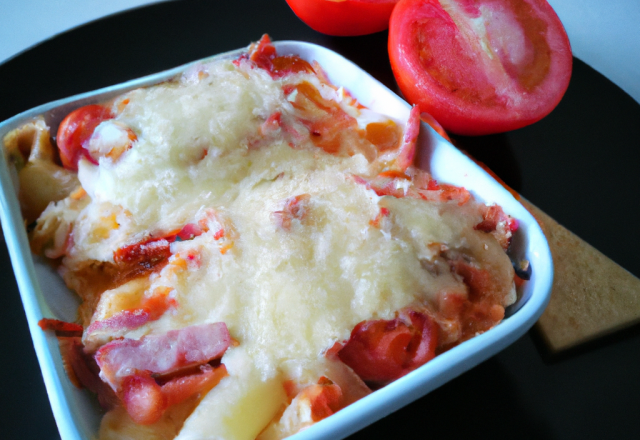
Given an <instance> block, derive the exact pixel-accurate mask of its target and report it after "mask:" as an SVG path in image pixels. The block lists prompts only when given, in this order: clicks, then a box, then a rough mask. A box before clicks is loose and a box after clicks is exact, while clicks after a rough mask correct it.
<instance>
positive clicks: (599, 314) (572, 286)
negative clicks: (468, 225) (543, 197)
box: [520, 199, 640, 351]
mask: <svg viewBox="0 0 640 440" xmlns="http://www.w3.org/2000/svg"><path fill="white" fill-rule="evenodd" d="M520 201H521V202H522V204H523V205H524V206H525V208H527V209H528V210H529V212H531V214H533V216H534V217H535V218H536V220H538V223H540V226H541V227H542V230H543V232H544V234H545V236H546V237H547V241H548V242H549V247H550V248H551V255H552V257H553V265H554V279H553V287H552V291H551V300H550V301H549V306H548V307H547V309H546V310H545V312H544V313H543V314H542V316H541V317H540V320H539V321H538V323H537V327H538V329H539V330H540V332H541V334H542V337H543V339H544V340H545V342H546V343H547V345H548V346H549V348H550V349H551V350H552V351H560V350H564V349H567V348H570V347H573V346H575V345H578V344H580V343H582V342H586V341H588V340H591V339H594V338H596V337H598V336H603V335H605V334H607V333H611V332H614V331H616V330H618V329H621V328H623V327H627V326H630V325H632V324H635V323H638V322H640V279H638V278H636V277H635V276H633V275H632V274H631V273H630V272H628V271H627V270H625V269H623V268H622V267H621V266H619V265H618V264H616V263H615V262H613V261H612V260H610V259H609V258H607V257H606V256H604V255H603V254H602V253H600V252H599V251H598V250H596V249H595V248H594V247H592V246H591V245H589V244H588V243H586V242H585V241H583V240H582V239H580V238H579V237H578V236H576V235H575V234H573V233H572V232H570V231H569V230H567V229H566V228H564V227H563V226H562V225H560V224H559V223H558V222H556V221H555V220H553V219H552V218H551V217H549V216H548V215H547V214H545V213H544V212H542V211H541V210H540V209H539V208H537V207H536V206H534V205H532V204H531V203H530V202H528V201H527V200H524V199H521V200H520ZM533 270H535V267H534V268H533Z"/></svg>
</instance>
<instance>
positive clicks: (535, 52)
mask: <svg viewBox="0 0 640 440" xmlns="http://www.w3.org/2000/svg"><path fill="white" fill-rule="evenodd" d="M450 13H451V14H450ZM452 15H453V16H452ZM479 23H480V24H479ZM478 29H481V32H484V35H483V36H482V37H480V36H478V34H477V32H478ZM389 58H390V61H391V67H392V70H393V73H394V76H395V77H396V81H397V82H398V86H399V87H400V90H401V91H402V93H403V94H404V96H405V98H406V99H407V100H408V101H409V102H410V103H412V104H415V105H418V106H419V107H420V111H422V112H427V113H429V114H430V115H432V116H433V117H434V118H435V119H436V120H437V121H438V122H439V123H440V124H441V125H442V126H443V127H444V128H445V129H446V130H449V131H451V132H454V133H458V134H462V135H484V134H491V133H499V132H504V131H508V130H515V129H517V128H521V127H524V126H526V125H529V124H532V123H534V122H536V121H538V120H540V119H542V118H543V117H544V116H546V115H547V114H549V113H550V112H551V111H552V110H553V109H554V108H555V106H556V105H557V104H558V103H559V102H560V100H561V99H562V96H563V95H564V92H565V91H566V89H567V87H568V85H569V79H570V77H571V67H572V56H571V46H570V44H569V39H568V37H567V34H566V32H565V31H564V28H563V26H562V23H561V22H560V20H559V19H558V17H557V15H556V14H555V12H554V11H553V9H552V8H551V6H549V4H548V3H547V2H546V1H545V0H481V1H478V2H473V3H470V2H468V1H465V0H401V1H400V2H399V3H398V5H397V6H396V8H395V9H394V11H393V14H392V16H391V21H390V27H389Z"/></svg>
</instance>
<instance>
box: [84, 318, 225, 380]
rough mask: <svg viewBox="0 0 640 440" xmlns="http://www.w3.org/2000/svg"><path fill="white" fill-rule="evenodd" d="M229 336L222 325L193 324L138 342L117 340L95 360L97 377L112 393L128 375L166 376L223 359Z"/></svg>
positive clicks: (98, 354) (109, 344) (98, 352)
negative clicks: (97, 366) (107, 385)
mask: <svg viewBox="0 0 640 440" xmlns="http://www.w3.org/2000/svg"><path fill="white" fill-rule="evenodd" d="M230 342H231V337H230V335H229V331H228V330H227V326H226V324H224V323H222V322H218V323H212V324H202V325H194V326H190V327H185V328H183V329H180V330H171V331H169V332H167V333H164V334H161V335H148V336H144V337H142V338H140V339H137V340H136V339H119V340H115V341H111V342H109V343H108V344H105V345H103V346H102V347H101V348H100V349H99V350H98V351H97V353H96V356H95V359H96V362H97V363H98V365H99V366H100V370H101V372H100V376H101V377H102V379H103V380H104V381H105V382H107V383H108V384H109V385H110V386H111V387H112V388H113V389H114V390H115V391H118V390H119V389H120V388H121V384H122V381H123V380H124V378H125V377H127V376H132V375H135V374H137V372H144V371H148V372H150V373H152V374H154V375H159V376H161V375H165V374H168V373H174V372H177V371H179V370H183V369H186V368H189V367H194V366H197V365H202V364H205V363H207V362H210V361H212V360H214V359H218V358H220V357H222V355H223V354H224V352H225V351H226V350H227V348H228V347H229V344H230Z"/></svg>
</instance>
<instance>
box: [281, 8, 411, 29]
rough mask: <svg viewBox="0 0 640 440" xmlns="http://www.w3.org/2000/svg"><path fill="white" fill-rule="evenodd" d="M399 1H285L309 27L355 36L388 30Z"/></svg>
mask: <svg viewBox="0 0 640 440" xmlns="http://www.w3.org/2000/svg"><path fill="white" fill-rule="evenodd" d="M397 2H398V0H341V1H336V0H287V3H289V6H290V7H291V9H293V12H295V14H296V15H297V16H298V18H299V19H300V20H302V21H304V22H305V23H306V24H307V25H308V26H309V27H311V28H312V29H313V30H316V31H318V32H322V33H323V34H328V35H338V36H354V35H366V34H372V33H374V32H380V31H383V30H385V29H387V28H388V27H389V17H390V16H391V11H393V7H394V6H395V4H396V3H397Z"/></svg>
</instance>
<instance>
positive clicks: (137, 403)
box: [122, 372, 167, 425]
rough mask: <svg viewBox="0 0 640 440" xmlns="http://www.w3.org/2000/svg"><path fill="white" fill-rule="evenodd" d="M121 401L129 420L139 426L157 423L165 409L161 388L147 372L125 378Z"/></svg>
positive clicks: (165, 403)
mask: <svg viewBox="0 0 640 440" xmlns="http://www.w3.org/2000/svg"><path fill="white" fill-rule="evenodd" d="M122 401H123V403H124V407H125V408H126V409H127V412H128V413H129V416H130V417H131V419H132V420H133V421H134V422H136V423H139V424H140V425H150V424H152V423H155V422H157V421H158V420H159V419H160V417H162V414H163V413H164V411H165V409H166V408H167V398H166V397H165V396H164V395H163V394H162V388H160V385H158V384H157V383H156V381H155V380H153V378H152V377H151V375H150V374H149V373H148V372H146V373H139V374H135V375H131V376H127V377H125V379H124V381H123V384H122Z"/></svg>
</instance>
